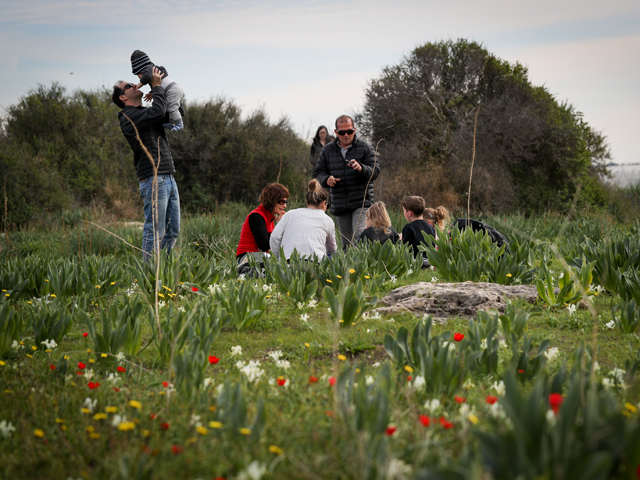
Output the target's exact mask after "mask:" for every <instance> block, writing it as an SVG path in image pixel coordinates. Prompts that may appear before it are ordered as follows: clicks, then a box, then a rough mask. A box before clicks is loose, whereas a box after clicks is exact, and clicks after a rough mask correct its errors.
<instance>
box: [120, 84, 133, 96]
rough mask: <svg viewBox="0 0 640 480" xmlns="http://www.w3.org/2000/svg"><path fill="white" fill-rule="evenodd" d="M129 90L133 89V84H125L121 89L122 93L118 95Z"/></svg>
mask: <svg viewBox="0 0 640 480" xmlns="http://www.w3.org/2000/svg"><path fill="white" fill-rule="evenodd" d="M129 88H133V83H127V84H126V85H125V86H124V87H122V93H121V94H120V95H124V92H126V91H127V90H128V89H129Z"/></svg>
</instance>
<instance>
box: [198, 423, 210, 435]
mask: <svg viewBox="0 0 640 480" xmlns="http://www.w3.org/2000/svg"><path fill="white" fill-rule="evenodd" d="M196 432H198V433H199V434H200V435H206V434H207V433H209V430H207V429H206V428H204V427H203V426H202V425H198V426H197V427H196Z"/></svg>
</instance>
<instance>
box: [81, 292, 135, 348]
mask: <svg viewBox="0 0 640 480" xmlns="http://www.w3.org/2000/svg"><path fill="white" fill-rule="evenodd" d="M123 299H124V302H123V304H120V303H118V302H116V303H114V304H112V305H111V307H110V308H109V309H106V308H101V309H100V319H101V323H102V333H100V331H99V330H97V329H96V326H95V323H94V322H93V320H91V318H90V317H89V315H88V314H87V313H86V312H85V311H84V310H78V314H79V315H80V316H81V317H82V318H83V320H84V323H85V324H86V325H87V328H88V330H89V335H90V336H91V340H92V341H93V349H94V350H95V351H96V352H97V353H106V354H111V355H116V354H118V353H119V352H120V351H121V350H123V351H124V352H125V353H126V354H127V355H131V356H133V355H136V354H137V353H138V351H139V350H140V347H141V346H142V321H141V319H140V316H141V314H142V312H143V310H144V309H145V305H144V303H143V302H142V301H141V300H140V298H139V297H138V296H134V297H131V298H129V297H128V296H126V295H125V296H124V297H123Z"/></svg>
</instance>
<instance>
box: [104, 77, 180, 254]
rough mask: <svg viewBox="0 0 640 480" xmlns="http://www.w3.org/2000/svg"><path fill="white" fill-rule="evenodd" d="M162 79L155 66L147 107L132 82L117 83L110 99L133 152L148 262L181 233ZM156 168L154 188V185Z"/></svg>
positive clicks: (143, 239) (143, 246)
mask: <svg viewBox="0 0 640 480" xmlns="http://www.w3.org/2000/svg"><path fill="white" fill-rule="evenodd" d="M162 77H163V73H162V72H161V71H160V70H158V69H157V68H155V67H154V68H153V74H152V77H151V82H150V85H151V87H152V90H151V91H152V92H153V103H152V104H151V107H149V108H145V107H143V106H142V91H140V90H138V88H137V85H136V84H134V83H127V82H125V81H119V82H116V84H115V85H114V86H113V95H112V96H111V99H112V100H113V103H115V104H116V105H117V106H118V107H120V108H121V109H122V111H121V112H120V113H118V120H120V128H121V129H122V133H123V134H124V136H125V138H126V139H127V141H128V142H129V145H130V146H131V150H133V165H134V166H135V169H136V173H137V175H138V180H139V181H140V196H141V197H142V200H143V201H144V229H143V232H142V249H143V251H144V255H143V256H144V261H145V262H148V261H149V258H150V256H151V255H152V254H153V252H154V251H155V250H157V248H158V246H159V247H160V248H161V249H162V248H166V250H167V253H169V252H170V251H171V248H172V247H173V246H174V245H175V243H176V240H177V239H178V233H179V232H180V196H179V194H178V186H177V185H176V181H175V179H174V178H173V174H174V172H175V168H174V166H173V159H172V158H171V150H169V142H168V141H167V134H166V133H165V130H164V128H163V125H164V124H165V123H167V121H166V119H165V115H166V112H167V104H166V100H165V95H164V89H163V88H162V87H161V86H160V83H161V82H162ZM134 126H135V127H134ZM138 137H139V138H138ZM150 157H152V158H153V163H152V161H151V158H150ZM155 168H157V174H158V175H157V178H158V181H157V185H156V184H154V170H155ZM156 197H157V198H156Z"/></svg>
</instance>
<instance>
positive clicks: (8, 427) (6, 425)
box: [0, 420, 16, 438]
mask: <svg viewBox="0 0 640 480" xmlns="http://www.w3.org/2000/svg"><path fill="white" fill-rule="evenodd" d="M15 431H16V427H14V426H13V425H12V424H11V422H7V421H6V420H2V421H1V422H0V433H1V434H2V436H3V437H4V438H9V437H10V436H11V434H12V433H13V432H15Z"/></svg>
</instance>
